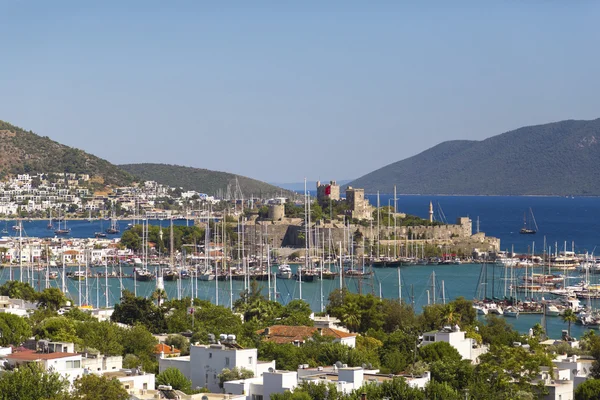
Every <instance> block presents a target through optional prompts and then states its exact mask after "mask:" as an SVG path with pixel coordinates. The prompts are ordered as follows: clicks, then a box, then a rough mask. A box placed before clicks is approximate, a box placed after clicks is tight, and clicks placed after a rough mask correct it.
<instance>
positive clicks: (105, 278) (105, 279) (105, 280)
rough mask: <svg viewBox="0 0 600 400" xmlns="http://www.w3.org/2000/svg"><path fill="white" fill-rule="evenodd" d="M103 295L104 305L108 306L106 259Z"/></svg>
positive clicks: (106, 262)
mask: <svg viewBox="0 0 600 400" xmlns="http://www.w3.org/2000/svg"><path fill="white" fill-rule="evenodd" d="M113 271H114V268H113ZM104 297H105V299H104V300H105V307H106V308H108V260H106V261H104Z"/></svg>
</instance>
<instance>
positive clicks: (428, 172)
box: [350, 119, 600, 196]
mask: <svg viewBox="0 0 600 400" xmlns="http://www.w3.org/2000/svg"><path fill="white" fill-rule="evenodd" d="M599 176H600V119H596V120H592V121H574V120H567V121H561V122H555V123H550V124H544V125H536V126H528V127H524V128H520V129H516V130H514V131H510V132H506V133H503V134H501V135H497V136H493V137H491V138H488V139H485V140H482V141H465V140H457V141H449V142H444V143H441V144H439V145H437V146H435V147H432V148H430V149H428V150H426V151H424V152H422V153H420V154H417V155H415V156H413V157H410V158H407V159H405V160H402V161H398V162H395V163H393V164H389V165H386V166H385V167H383V168H380V169H378V170H376V171H373V172H371V173H369V174H366V175H364V176H362V177H360V178H358V179H356V180H354V181H353V182H351V183H350V185H351V186H355V187H361V188H365V190H366V191H367V192H368V193H374V192H376V191H380V192H384V193H390V192H392V190H393V186H394V185H397V188H398V191H399V192H400V193H407V194H408V193H412V194H465V195H467V194H470V195H580V196H592V195H593V196H598V195H600V179H599Z"/></svg>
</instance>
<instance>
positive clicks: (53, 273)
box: [48, 271, 58, 279]
mask: <svg viewBox="0 0 600 400" xmlns="http://www.w3.org/2000/svg"><path fill="white" fill-rule="evenodd" d="M57 278H58V272H56V271H50V272H49V273H48V279H57Z"/></svg>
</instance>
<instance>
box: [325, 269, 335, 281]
mask: <svg viewBox="0 0 600 400" xmlns="http://www.w3.org/2000/svg"><path fill="white" fill-rule="evenodd" d="M337 276H338V274H337V273H336V272H333V271H330V270H327V269H324V270H323V272H322V274H321V279H327V280H333V279H335V278H336V277H337Z"/></svg>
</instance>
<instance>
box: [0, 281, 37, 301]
mask: <svg viewBox="0 0 600 400" xmlns="http://www.w3.org/2000/svg"><path fill="white" fill-rule="evenodd" d="M0 296H8V297H10V298H11V299H23V300H27V301H35V300H36V299H37V293H36V291H35V289H34V288H33V287H32V286H31V285H30V284H29V283H26V282H19V281H7V282H5V283H4V284H3V285H2V286H0Z"/></svg>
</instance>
